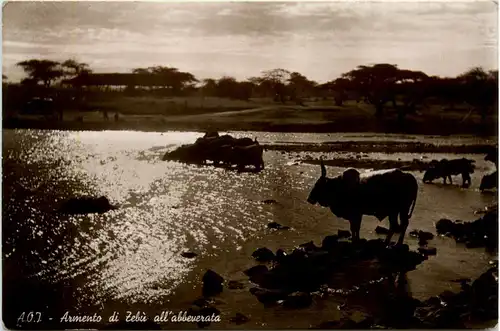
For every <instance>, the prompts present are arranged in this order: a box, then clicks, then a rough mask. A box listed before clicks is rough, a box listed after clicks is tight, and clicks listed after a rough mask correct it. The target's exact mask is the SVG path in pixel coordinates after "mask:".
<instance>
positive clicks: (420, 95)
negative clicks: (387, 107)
mask: <svg viewBox="0 0 500 331" xmlns="http://www.w3.org/2000/svg"><path fill="white" fill-rule="evenodd" d="M428 78H429V77H428V76H427V75H426V74H425V73H423V72H421V71H412V70H399V71H398V72H397V74H396V80H395V82H394V85H393V87H392V92H393V94H392V100H391V101H392V105H393V107H394V109H395V110H396V111H397V114H398V121H399V122H400V125H403V124H404V122H405V118H406V115H408V114H414V113H415V112H416V108H417V106H418V105H419V104H421V103H423V101H424V100H425V98H426V97H427V96H428V94H427V90H428V87H429V86H428ZM398 102H399V103H398Z"/></svg>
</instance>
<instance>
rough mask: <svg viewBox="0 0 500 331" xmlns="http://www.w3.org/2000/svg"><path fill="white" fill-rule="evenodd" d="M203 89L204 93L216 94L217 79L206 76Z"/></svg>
mask: <svg viewBox="0 0 500 331" xmlns="http://www.w3.org/2000/svg"><path fill="white" fill-rule="evenodd" d="M202 84H203V85H202V86H201V90H202V92H203V95H210V96H214V95H215V94H216V93H217V81H216V80H215V79H212V78H206V79H203V80H202Z"/></svg>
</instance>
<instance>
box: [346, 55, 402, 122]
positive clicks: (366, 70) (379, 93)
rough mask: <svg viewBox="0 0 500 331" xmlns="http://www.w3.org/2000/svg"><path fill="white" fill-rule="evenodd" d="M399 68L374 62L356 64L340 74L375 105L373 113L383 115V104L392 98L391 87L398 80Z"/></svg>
mask: <svg viewBox="0 0 500 331" xmlns="http://www.w3.org/2000/svg"><path fill="white" fill-rule="evenodd" d="M398 73H399V69H398V67H397V66H396V65H393V64H385V63H383V64H375V65H373V66H358V68H357V69H354V70H351V71H349V72H347V73H345V74H343V75H342V78H346V79H348V80H349V81H350V83H351V84H352V86H353V89H355V90H357V91H359V93H360V94H361V95H362V96H363V97H364V98H365V100H366V101H368V103H370V104H372V105H374V106H375V115H376V116H377V117H382V116H383V115H384V106H385V104H386V103H387V102H389V101H391V100H392V99H393V94H394V91H393V87H394V84H395V83H396V81H397V80H398Z"/></svg>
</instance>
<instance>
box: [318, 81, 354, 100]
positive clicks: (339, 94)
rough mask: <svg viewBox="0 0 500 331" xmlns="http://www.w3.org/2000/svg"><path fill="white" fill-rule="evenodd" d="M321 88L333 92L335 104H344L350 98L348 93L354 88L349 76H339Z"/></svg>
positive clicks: (329, 92)
mask: <svg viewBox="0 0 500 331" xmlns="http://www.w3.org/2000/svg"><path fill="white" fill-rule="evenodd" d="M321 89H323V90H325V91H327V92H328V94H333V97H334V99H335V105H337V106H342V105H343V104H344V101H346V100H347V98H348V93H349V91H350V90H351V89H352V83H351V81H350V80H349V79H347V78H337V79H335V80H333V81H330V82H327V83H326V84H323V85H322V86H321Z"/></svg>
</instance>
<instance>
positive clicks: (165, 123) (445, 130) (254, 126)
mask: <svg viewBox="0 0 500 331" xmlns="http://www.w3.org/2000/svg"><path fill="white" fill-rule="evenodd" d="M248 116H250V115H248ZM3 128H4V129H46V130H73V131H103V130H133V131H145V132H151V131H168V130H175V131H207V130H217V131H261V132H262V131H266V132H302V133H333V132H372V133H407V134H426V135H459V134H475V135H478V136H496V135H498V124H497V122H496V121H490V122H488V123H486V124H484V125H482V124H480V123H479V122H478V121H474V122H467V123H461V122H459V121H458V120H455V119H449V118H441V119H439V118H434V117H433V118H429V119H423V118H422V119H409V120H408V121H407V122H406V123H405V125H404V126H401V125H400V124H399V123H398V122H397V120H396V119H394V118H387V119H384V120H376V119H374V118H373V117H361V118H360V117H357V116H355V117H341V118H338V119H334V120H330V119H328V120H327V119H314V120H305V119H303V118H287V117H283V118H271V119H267V118H252V117H247V116H241V117H240V116H233V117H217V116H214V117H213V118H212V117H207V116H205V115H200V116H190V117H189V118H186V117H179V118H176V117H158V116H149V117H136V116H130V117H126V116H124V117H122V118H121V119H120V120H119V121H118V122H114V121H103V120H89V121H86V120H85V121H84V122H78V121H75V120H64V121H63V122H59V121H55V120H42V119H30V118H23V119H11V120H6V119H4V121H3Z"/></svg>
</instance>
